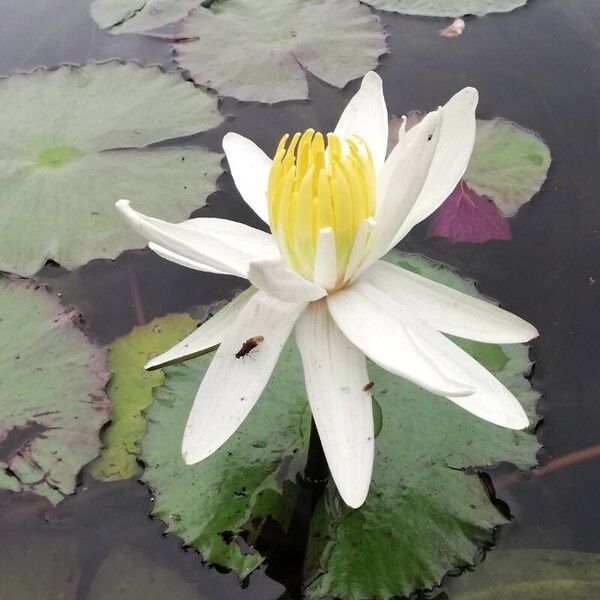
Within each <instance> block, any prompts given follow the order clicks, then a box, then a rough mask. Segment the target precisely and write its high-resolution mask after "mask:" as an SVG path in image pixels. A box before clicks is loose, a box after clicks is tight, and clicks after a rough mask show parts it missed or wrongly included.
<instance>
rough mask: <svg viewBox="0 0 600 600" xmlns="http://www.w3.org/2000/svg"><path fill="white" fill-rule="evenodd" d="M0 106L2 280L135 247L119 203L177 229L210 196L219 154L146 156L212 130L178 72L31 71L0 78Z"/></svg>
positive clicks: (203, 104) (210, 114)
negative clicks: (156, 144) (174, 140)
mask: <svg viewBox="0 0 600 600" xmlns="http://www.w3.org/2000/svg"><path fill="white" fill-rule="evenodd" d="M0 103H1V104H2V111H1V112H0V128H1V129H2V131H3V135H2V138H1V139H0V182H1V183H2V185H1V186H0V207H1V208H2V211H3V215H4V217H3V218H4V221H5V225H6V227H5V228H4V230H3V235H2V237H1V238H0V270H4V271H9V272H14V273H19V274H21V275H30V274H33V273H35V272H36V271H37V270H38V269H39V268H40V267H41V266H43V264H44V263H45V261H46V260H47V259H53V260H55V261H56V262H58V263H59V264H61V265H62V266H64V267H66V268H74V267H77V266H79V265H81V264H84V263H85V262H87V261H88V260H90V259H92V258H114V257H116V256H117V255H118V254H119V253H121V252H122V251H123V250H125V249H128V248H139V247H142V246H143V245H144V241H143V240H142V239H141V238H140V237H139V235H138V234H136V233H135V232H134V231H132V230H131V228H130V227H129V226H128V225H127V224H126V223H125V222H124V221H123V219H122V218H121V217H120V215H119V214H118V213H117V211H116V210H115V208H114V203H115V202H116V201H117V200H119V199H120V198H123V197H125V198H128V199H130V200H132V201H134V202H135V205H136V208H137V209H138V210H141V211H142V212H144V213H146V214H151V215H153V216H157V217H161V218H168V219H170V220H177V219H179V220H184V219H185V218H187V217H188V216H189V214H190V213H191V212H192V211H193V210H194V209H196V208H198V207H200V206H202V204H203V203H204V201H205V199H206V196H207V195H208V194H209V193H210V192H212V191H214V190H215V182H216V179H217V177H218V175H219V173H220V156H219V155H217V154H214V153H211V152H208V151H206V150H202V149H199V148H188V147H170V148H165V147H161V148H146V146H147V145H148V144H151V143H153V142H159V141H162V140H165V139H169V138H175V137H181V136H188V135H191V134H193V133H196V132H198V131H203V130H206V129H209V128H211V127H214V126H215V125H217V124H218V123H219V122H220V121H221V117H220V115H219V114H218V111H217V106H216V100H215V99H214V98H213V97H211V96H209V95H208V94H206V93H205V92H203V91H201V90H199V89H197V88H195V87H194V86H193V85H192V84H191V83H189V82H186V81H184V80H183V79H181V77H180V76H179V75H177V74H165V73H162V72H161V71H160V70H159V69H157V68H154V67H152V68H145V69H144V68H141V67H139V66H137V65H136V64H134V63H128V64H125V65H123V64H120V63H117V62H109V63H103V64H93V63H92V64H88V65H86V66H84V67H68V66H65V67H61V68H60V69H58V70H56V71H46V70H44V69H39V70H37V71H35V72H33V73H31V74H28V75H14V76H12V77H9V78H7V79H2V80H0Z"/></svg>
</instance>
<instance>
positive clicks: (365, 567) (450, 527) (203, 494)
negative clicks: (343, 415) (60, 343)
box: [142, 254, 538, 599]
mask: <svg viewBox="0 0 600 600" xmlns="http://www.w3.org/2000/svg"><path fill="white" fill-rule="evenodd" d="M390 259H391V260H393V261H394V262H396V263H399V264H401V265H402V266H404V267H406V268H410V269H412V270H415V271H418V272H421V273H422V274H423V275H425V276H427V277H430V278H431V279H435V280H436V281H440V282H442V283H444V284H447V285H451V286H452V287H455V288H457V289H460V290H462V291H465V292H466V293H469V294H473V295H476V294H477V291H476V289H475V286H474V285H473V284H472V283H470V282H467V281H465V280H463V279H461V278H460V277H458V276H457V275H456V274H455V273H454V272H453V271H451V270H450V269H448V268H447V267H444V266H442V265H439V264H435V263H430V262H429V261H427V260H425V259H420V258H416V257H409V256H405V255H399V254H391V255H390ZM458 343H459V344H460V345H461V346H462V347H463V348H464V349H465V350H466V351H467V352H470V353H471V354H472V355H474V356H475V357H476V358H477V359H478V360H479V361H480V362H482V363H483V364H484V365H485V366H486V367H487V368H489V369H490V370H492V371H493V372H494V373H496V374H497V375H498V377H499V378H500V379H501V380H502V381H503V382H504V384H505V385H507V386H508V387H509V388H510V389H511V390H512V391H513V392H514V393H515V394H516V395H517V397H518V398H519V399H520V401H521V402H522V403H523V405H524V406H525V408H526V410H527V412H528V413H529V415H530V417H531V420H532V422H535V416H534V404H535V400H536V398H537V394H536V393H535V392H534V391H532V390H531V387H530V384H529V382H528V381H527V380H526V379H525V378H524V377H523V375H524V374H526V373H527V372H528V371H529V370H530V367H531V364H530V362H529V360H528V358H527V348H526V347H524V346H521V345H517V346H500V345H494V344H492V345H488V344H481V343H477V342H471V341H464V340H460V341H458ZM211 358H212V354H210V355H206V356H203V357H200V358H197V359H195V360H194V361H190V362H188V363H186V364H183V365H179V366H176V367H168V368H167V369H165V373H166V380H165V384H164V385H163V386H162V387H160V388H156V390H155V396H156V402H155V403H154V404H153V405H152V406H151V407H150V409H149V410H148V420H149V431H148V434H147V437H146V438H145V439H144V441H143V444H142V458H143V460H144V462H145V464H146V471H145V474H144V479H145V480H146V482H147V483H148V484H149V486H150V488H151V489H152V490H153V492H154V495H155V499H156V500H155V508H154V514H155V515H156V516H159V517H160V518H162V519H163V520H164V521H165V522H166V523H167V524H168V531H169V532H171V533H174V534H176V535H179V536H181V537H182V538H183V539H184V540H185V542H186V543H187V544H190V545H191V546H193V547H194V548H197V549H198V550H200V551H201V552H202V555H203V557H204V558H205V559H206V560H209V561H211V562H216V563H219V564H222V565H225V566H227V567H230V568H233V569H235V570H236V571H238V572H239V573H240V574H241V576H242V577H244V576H245V575H247V574H248V573H249V572H250V571H251V570H252V569H253V568H255V567H256V566H257V565H258V564H259V563H260V562H261V560H262V557H261V556H260V555H259V554H258V553H257V551H256V550H253V549H252V548H251V543H252V540H254V539H256V537H257V535H258V533H259V532H260V528H261V527H262V524H263V522H264V518H265V516H266V515H268V514H271V515H273V516H274V518H276V519H278V520H279V521H280V522H281V523H283V524H284V527H285V523H286V521H287V518H289V514H290V512H291V507H290V505H289V498H288V495H287V494H286V492H285V490H286V488H285V484H284V482H285V481H286V477H287V478H288V479H293V478H294V475H295V473H296V472H297V471H298V470H299V469H300V468H302V465H303V464H304V455H305V450H306V444H307V442H308V432H309V414H310V413H309V409H308V407H307V403H306V399H305V391H304V382H303V371H302V366H301V362H300V358H299V356H298V353H297V351H296V349H295V347H294V345H293V343H292V342H290V343H288V345H287V346H286V348H285V349H284V352H283V354H282V357H281V359H280V361H279V363H278V365H277V368H276V369H275V372H274V374H273V376H272V377H271V380H270V382H269V384H268V386H267V388H266V390H265V392H264V393H263V395H262V397H261V398H260V400H259V402H258V403H257V405H256V407H255V408H254V409H253V410H252V412H251V413H250V415H249V417H248V418H247V419H246V420H245V421H244V423H243V424H242V426H241V427H240V428H239V429H238V431H237V432H236V433H235V434H234V435H233V436H232V437H231V438H230V439H229V441H228V442H227V443H226V444H225V445H224V446H223V447H222V448H221V449H220V450H218V451H217V452H216V453H215V454H214V455H212V456H211V457H210V458H208V459H206V460H204V461H202V462H200V463H198V464H196V465H194V466H186V465H185V464H184V463H183V461H182V459H181V439H182V435H183V431H184V427H185V423H186V420H187V417H188V413H189V410H190V408H191V405H192V402H193V398H194V396H195V394H196V390H197V388H198V385H199V382H200V380H201V378H202V376H203V374H204V372H205V371H206V368H207V367H208V365H209V364H210V361H211ZM369 372H370V377H371V379H372V380H373V381H374V382H375V386H374V388H373V390H374V395H375V397H376V399H377V402H378V404H379V405H380V406H381V412H382V415H381V421H382V428H381V432H380V433H379V435H378V437H377V440H376V459H375V461H376V464H375V474H374V479H373V485H372V489H371V492H370V494H369V497H368V500H367V502H366V504H365V505H364V506H363V507H362V508H361V509H359V510H355V511H352V510H350V509H347V508H344V507H343V505H342V502H341V500H339V498H338V497H337V494H336V493H335V491H334V490H333V488H332V490H330V499H331V502H330V503H328V504H327V505H326V504H325V503H322V504H320V505H319V507H318V509H317V512H316V515H315V518H314V522H313V524H312V527H311V537H310V545H309V554H308V556H307V562H306V565H307V570H306V576H307V580H308V581H311V582H312V583H311V585H310V586H309V587H308V595H309V597H310V598H321V597H323V596H328V595H331V596H333V597H342V598H345V599H346V598H348V599H350V598H388V597H390V596H393V595H404V594H408V593H410V592H411V591H412V590H414V589H416V588H420V587H427V586H430V585H433V584H434V583H436V582H438V581H439V580H440V578H441V577H442V576H443V575H444V573H445V572H446V571H448V570H449V569H451V568H453V567H455V566H457V565H466V564H470V563H471V562H472V561H473V557H474V555H475V553H476V551H477V549H478V548H480V547H481V546H482V545H484V544H487V543H489V542H490V541H491V540H492V530H493V529H494V527H495V526H497V525H499V524H502V523H505V522H506V519H505V518H504V517H503V515H502V514H501V513H500V512H499V511H498V510H497V509H496V507H495V506H494V504H493V503H492V502H491V500H490V498H489V496H488V493H487V491H486V489H485V488H484V486H483V484H482V483H481V481H480V480H479V478H478V477H477V476H476V475H474V474H467V473H466V472H465V469H466V468H467V467H473V466H478V465H489V464H492V463H494V462H497V461H500V460H505V461H512V462H514V463H515V464H517V465H518V466H519V467H521V468H526V467H529V466H531V465H533V464H535V453H536V450H537V449H538V444H537V441H536V439H535V437H534V436H533V435H532V434H531V433H530V432H514V431H509V430H507V429H502V428H499V427H495V426H494V425H491V424H489V423H486V422H484V421H481V420H479V419H477V418H476V417H474V416H473V415H471V414H469V413H466V412H465V411H463V410H462V409H460V408H458V407H457V406H456V405H454V404H453V403H451V402H449V401H447V400H445V399H443V398H439V397H437V396H433V395H432V394H429V393H428V392H426V391H424V390H422V389H420V388H418V387H416V386H414V385H412V384H410V383H408V382H407V381H404V380H401V379H400V378H397V377H395V376H393V375H390V374H389V373H387V372H385V371H383V370H382V369H380V368H378V367H376V366H373V365H370V366H369Z"/></svg>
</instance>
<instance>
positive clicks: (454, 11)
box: [364, 0, 527, 17]
mask: <svg viewBox="0 0 600 600" xmlns="http://www.w3.org/2000/svg"><path fill="white" fill-rule="evenodd" d="M364 1H365V3H366V4H370V5H371V6H372V7H373V8H377V9H379V10H388V11H392V12H397V13H402V14H404V15H420V16H424V17H462V16H464V15H476V16H478V17H482V16H483V15H487V14H488V13H500V12H510V11H511V10H515V8H519V7H520V6H525V4H526V3H527V0H364Z"/></svg>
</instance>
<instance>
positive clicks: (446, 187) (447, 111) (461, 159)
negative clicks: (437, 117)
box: [389, 87, 479, 248]
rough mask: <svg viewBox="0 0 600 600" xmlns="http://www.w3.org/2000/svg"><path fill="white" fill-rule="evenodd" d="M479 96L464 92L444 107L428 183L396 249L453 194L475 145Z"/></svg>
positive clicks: (410, 135) (472, 91) (473, 91)
mask: <svg viewBox="0 0 600 600" xmlns="http://www.w3.org/2000/svg"><path fill="white" fill-rule="evenodd" d="M478 101H479V94H478V92H477V90H476V89H475V88H471V87H468V88H465V89H463V90H462V91H460V92H458V93H457V94H455V95H454V96H453V97H452V98H451V99H450V100H449V101H448V102H447V103H446V105H445V106H443V107H441V109H440V110H441V111H442V113H443V115H444V119H443V123H442V130H441V134H440V141H439V143H438V147H437V150H436V153H435V156H434V158H433V161H432V163H431V168H430V170H429V174H428V175H427V180H426V182H425V184H424V185H423V189H422V190H421V193H420V194H419V198H418V200H417V201H416V202H415V205H414V206H413V208H412V209H411V211H410V213H409V215H408V217H407V218H406V220H405V221H404V223H402V226H401V227H400V229H399V230H398V233H397V234H396V235H395V236H394V238H393V240H392V243H391V244H390V246H389V247H390V248H392V247H393V246H395V245H396V244H397V243H398V242H399V241H400V240H401V239H402V238H403V237H404V236H405V235H406V234H407V233H408V232H409V231H410V230H411V229H412V228H413V227H414V226H415V225H416V224H417V223H420V222H421V221H422V220H423V219H425V218H427V217H428V216H429V215H430V214H431V213H432V212H434V211H435V210H436V209H437V208H438V207H439V206H440V205H441V204H442V202H444V200H445V199H446V198H447V197H448V196H449V195H450V194H451V193H452V190H453V189H454V188H455V187H456V185H457V184H458V182H459V181H460V179H461V177H462V176H463V175H464V172H465V170H466V169H467V165H468V164H469V160H470V158H471V152H472V151H473V144H474V142H475V128H476V120H475V109H476V108H477V103H478ZM423 123H424V121H422V122H421V123H420V124H419V125H416V126H415V127H413V129H411V130H410V131H409V132H408V133H407V141H408V143H410V140H411V139H412V138H413V136H417V135H418V130H419V128H420V127H422V126H423Z"/></svg>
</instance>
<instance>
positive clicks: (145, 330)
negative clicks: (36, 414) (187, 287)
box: [89, 314, 197, 481]
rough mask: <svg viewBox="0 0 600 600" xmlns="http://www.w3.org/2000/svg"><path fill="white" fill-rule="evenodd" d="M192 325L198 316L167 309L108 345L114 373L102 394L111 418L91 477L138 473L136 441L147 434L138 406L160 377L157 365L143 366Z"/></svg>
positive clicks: (144, 405) (144, 404) (109, 478)
mask: <svg viewBox="0 0 600 600" xmlns="http://www.w3.org/2000/svg"><path fill="white" fill-rule="evenodd" d="M196 326H197V321H195V320H194V319H192V318H191V317H190V316H188V315H185V314H183V315H178V314H171V315H167V316H166V317H162V318H160V319H154V320H153V321H151V322H150V323H147V324H146V325H143V326H141V327H134V328H133V329H132V330H131V331H130V332H129V333H128V334H127V335H124V336H121V337H120V338H118V339H117V340H115V341H114V342H113V343H112V344H111V345H110V347H109V350H108V365H109V369H110V371H111V372H112V374H113V375H112V377H111V380H110V383H109V385H108V388H107V394H108V397H109V398H110V400H111V402H112V406H113V408H112V413H111V423H110V425H109V426H108V428H107V429H106V431H105V432H104V434H103V436H102V443H103V448H102V451H101V453H100V456H99V457H98V458H97V459H96V460H95V461H94V462H93V463H92V464H91V465H90V468H89V471H90V473H91V474H92V475H93V476H94V477H95V478H96V479H99V480H101V481H114V480H117V479H127V478H129V477H135V476H136V475H139V473H140V470H141V469H140V466H139V465H138V462H137V457H138V456H139V453H140V447H139V441H140V440H141V439H142V437H143V436H144V434H145V433H146V417H145V415H144V413H143V411H144V409H146V408H148V406H149V405H150V404H151V403H152V388H154V387H155V386H157V385H160V384H161V383H162V382H163V381H164V374H163V372H162V370H160V369H157V370H155V371H145V370H144V365H145V364H146V362H148V359H149V358H151V357H152V356H155V355H157V354H161V353H162V352H164V351H165V350H168V349H169V348H170V347H171V346H174V345H175V344H176V343H177V342H179V341H181V340H182V339H183V338H184V337H186V336H187V335H189V334H190V333H191V332H192V331H193V330H194V329H195V328H196Z"/></svg>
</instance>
